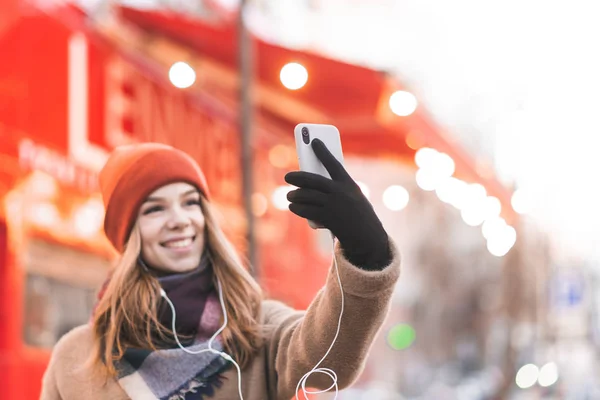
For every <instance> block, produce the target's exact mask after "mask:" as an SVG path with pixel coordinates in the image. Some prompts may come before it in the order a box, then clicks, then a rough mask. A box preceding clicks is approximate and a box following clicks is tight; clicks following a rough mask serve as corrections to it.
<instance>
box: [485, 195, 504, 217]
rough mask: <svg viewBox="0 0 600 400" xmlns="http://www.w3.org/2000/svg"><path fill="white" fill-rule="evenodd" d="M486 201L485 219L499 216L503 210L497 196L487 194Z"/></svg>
mask: <svg viewBox="0 0 600 400" xmlns="http://www.w3.org/2000/svg"><path fill="white" fill-rule="evenodd" d="M484 202H485V205H484V207H485V219H491V218H494V217H497V216H499V215H500V213H501V212H502V204H501V203H500V200H499V199H498V198H497V197H494V196H487V197H486V198H485V200H484Z"/></svg>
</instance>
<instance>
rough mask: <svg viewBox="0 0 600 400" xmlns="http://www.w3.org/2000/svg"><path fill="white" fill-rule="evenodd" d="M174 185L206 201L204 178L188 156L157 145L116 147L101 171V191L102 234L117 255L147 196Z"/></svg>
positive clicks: (206, 191) (143, 144) (142, 144)
mask: <svg viewBox="0 0 600 400" xmlns="http://www.w3.org/2000/svg"><path fill="white" fill-rule="evenodd" d="M174 182H186V183H189V184H191V185H194V186H195V187H196V188H198V190H199V191H200V192H201V193H202V194H203V195H204V197H206V198H208V197H209V192H208V185H207V184H206V178H205V177H204V174H203V173H202V170H201V169H200V167H199V166H198V164H197V163H196V162H195V161H194V159H192V158H191V157H190V156H189V155H187V154H186V153H184V152H183V151H181V150H177V149H175V148H173V147H171V146H167V145H164V144H159V143H141V144H133V145H127V146H120V147H117V148H116V149H115V150H114V151H113V153H112V154H111V155H110V157H109V158H108V161H107V162H106V164H105V165H104V167H103V168H102V171H100V190H101V191H102V198H103V200H104V207H105V208H106V215H105V217H104V232H105V233H106V236H107V237H108V239H109V240H110V242H111V243H112V244H113V246H114V247H115V249H117V251H119V252H122V251H123V250H124V247H125V244H126V242H127V240H128V238H129V234H130V233H131V229H132V228H133V224H134V223H135V220H136V218H137V212H138V210H139V208H140V206H141V205H142V203H143V202H144V200H145V199H146V197H148V195H149V194H150V193H152V192H153V191H155V190H157V189H159V188H160V187H161V186H164V185H167V184H169V183H174Z"/></svg>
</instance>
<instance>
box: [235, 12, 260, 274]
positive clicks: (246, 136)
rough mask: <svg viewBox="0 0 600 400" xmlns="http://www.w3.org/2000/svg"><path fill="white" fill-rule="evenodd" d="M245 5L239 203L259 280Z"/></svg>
mask: <svg viewBox="0 0 600 400" xmlns="http://www.w3.org/2000/svg"><path fill="white" fill-rule="evenodd" d="M247 4H248V1H247V0H240V6H239V12H238V68H239V71H240V74H239V76H240V80H239V128H240V139H241V146H240V147H241V168H242V201H243V204H244V210H245V214H246V223H247V225H246V242H247V246H248V247H247V257H248V261H249V262H250V266H251V272H252V273H253V275H254V276H255V277H258V276H259V271H258V258H257V250H256V239H255V234H254V231H255V228H254V226H255V221H254V213H253V212H252V193H253V191H254V188H253V183H254V182H253V179H254V174H253V171H254V165H253V164H254V163H253V157H252V112H253V103H252V80H253V68H252V67H253V57H254V54H253V50H254V49H253V45H252V38H251V37H250V34H249V33H248V29H247V27H246V21H245V20H244V15H245V14H246V13H245V11H246V7H247Z"/></svg>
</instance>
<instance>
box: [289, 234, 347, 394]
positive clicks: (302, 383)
mask: <svg viewBox="0 0 600 400" xmlns="http://www.w3.org/2000/svg"><path fill="white" fill-rule="evenodd" d="M331 238H332V240H333V264H334V265H335V272H336V274H337V279H338V284H339V286H340V295H341V297H342V301H341V304H342V306H341V310H340V317H339V318H338V325H337V330H336V331H335V336H334V338H333V341H332V342H331V345H330V346H329V349H327V352H326V353H325V355H324V356H323V358H321V361H319V362H318V363H317V365H315V366H314V367H313V369H311V370H310V371H308V372H307V373H306V374H304V376H303V377H302V378H301V379H300V381H298V385H296V400H299V399H298V393H299V389H300V386H302V392H303V394H304V399H305V400H309V398H308V395H309V394H320V393H325V392H328V391H329V390H331V389H332V388H334V387H335V396H334V398H333V399H334V400H335V399H337V397H338V393H339V389H338V383H337V381H338V378H337V374H336V373H335V371H334V370H332V369H330V368H319V365H321V363H322V362H323V361H324V360H325V359H326V358H327V356H328V355H329V353H330V352H331V349H332V348H333V345H334V344H335V342H336V340H337V338H338V335H339V334H340V328H341V326H342V316H343V315H344V289H343V287H342V279H341V278H340V270H339V268H338V265H337V260H336V258H335V236H333V234H331ZM315 373H319V374H324V375H327V376H329V377H330V378H331V380H332V381H333V383H332V384H331V386H329V387H328V388H327V389H323V390H315V391H311V390H307V389H306V382H307V380H308V378H309V377H310V376H311V375H312V374H315Z"/></svg>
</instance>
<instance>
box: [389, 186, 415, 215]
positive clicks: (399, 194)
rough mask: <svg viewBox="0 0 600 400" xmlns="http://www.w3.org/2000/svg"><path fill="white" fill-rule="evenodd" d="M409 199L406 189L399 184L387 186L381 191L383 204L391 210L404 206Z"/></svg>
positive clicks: (397, 209)
mask: <svg viewBox="0 0 600 400" xmlns="http://www.w3.org/2000/svg"><path fill="white" fill-rule="evenodd" d="M409 200H410V195H409V193H408V190H406V189H405V188H404V187H402V186H400V185H392V186H389V187H388V188H387V189H385V191H384V192H383V204H384V205H385V206H386V207H387V208H388V209H390V210H392V211H400V210H403V209H404V208H406V206H407V205H408V202H409Z"/></svg>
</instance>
